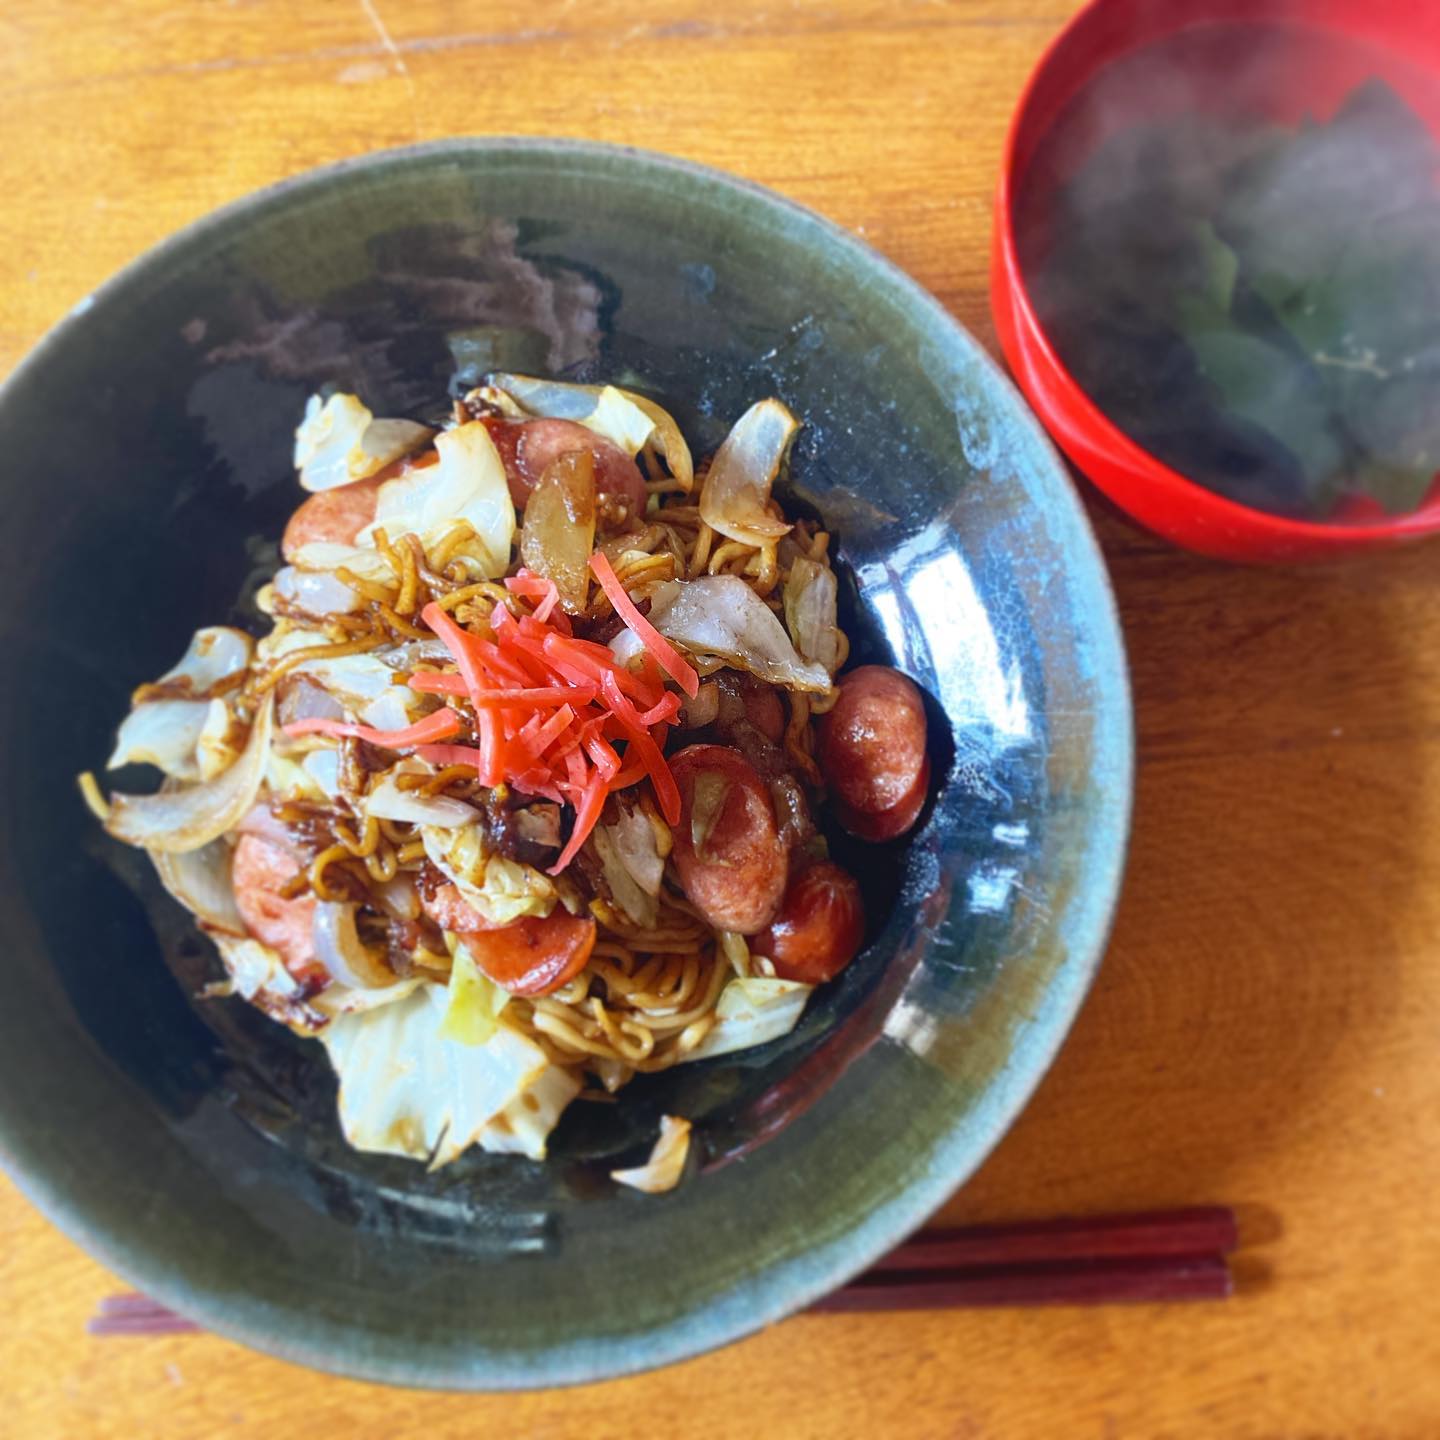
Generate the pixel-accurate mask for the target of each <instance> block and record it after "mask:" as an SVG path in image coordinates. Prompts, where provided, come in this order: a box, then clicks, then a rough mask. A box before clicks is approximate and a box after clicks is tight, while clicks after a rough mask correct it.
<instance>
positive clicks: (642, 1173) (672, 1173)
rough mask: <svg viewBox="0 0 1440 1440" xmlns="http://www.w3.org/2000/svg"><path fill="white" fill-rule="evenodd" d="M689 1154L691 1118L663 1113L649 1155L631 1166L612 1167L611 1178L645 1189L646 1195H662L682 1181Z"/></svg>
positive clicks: (617, 1181) (620, 1182)
mask: <svg viewBox="0 0 1440 1440" xmlns="http://www.w3.org/2000/svg"><path fill="white" fill-rule="evenodd" d="M689 1154H690V1122H689V1121H688V1120H685V1119H683V1118H681V1117H680V1116H679V1115H662V1116H661V1117H660V1138H659V1139H658V1140H656V1142H655V1147H654V1149H652V1150H651V1152H650V1158H649V1159H648V1160H647V1161H646V1162H645V1163H644V1164H643V1165H638V1166H636V1167H635V1168H634V1169H632V1170H612V1171H611V1172H610V1178H611V1179H612V1180H614V1181H615V1182H616V1183H617V1184H620V1185H629V1186H630V1187H631V1188H632V1189H635V1190H643V1191H644V1192H645V1193H646V1194H647V1195H662V1194H664V1192H665V1191H667V1190H673V1189H674V1188H675V1187H676V1186H677V1185H678V1184H679V1183H680V1177H681V1175H683V1174H684V1173H685V1161H686V1159H687V1157H688V1156H689Z"/></svg>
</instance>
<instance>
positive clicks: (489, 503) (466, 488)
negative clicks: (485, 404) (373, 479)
mask: <svg viewBox="0 0 1440 1440" xmlns="http://www.w3.org/2000/svg"><path fill="white" fill-rule="evenodd" d="M435 449H436V451H437V452H438V453H439V456H440V463H439V464H438V465H430V466H427V467H426V468H425V469H423V470H416V471H414V472H413V473H412V474H409V475H402V476H400V477H399V478H397V479H395V480H388V481H386V483H385V484H384V485H382V486H381V487H380V494H379V497H378V500H377V503H376V506H375V521H374V523H373V524H372V525H368V526H366V528H365V529H364V530H362V531H361V532H360V536H359V538H360V541H361V543H362V544H366V543H369V542H371V541H372V540H373V538H374V534H375V531H376V530H377V529H383V530H384V531H385V533H386V534H387V535H390V536H399V535H404V534H413V535H418V536H419V537H420V542H421V544H423V545H425V546H427V547H428V546H430V545H433V544H434V543H435V542H436V541H437V540H439V539H440V538H441V536H443V535H444V534H445V533H446V531H448V530H450V529H451V528H452V527H453V526H454V524H455V522H456V521H457V520H465V521H468V522H469V524H470V526H471V528H472V529H473V530H474V532H475V536H476V541H477V542H478V547H479V550H480V557H479V558H478V559H477V560H476V562H475V564H476V567H477V568H478V571H479V575H480V578H481V579H485V580H494V579H497V578H498V577H499V576H501V575H503V574H504V573H505V571H506V570H507V569H508V568H509V565H510V545H511V542H512V541H513V540H514V538H515V506H514V504H513V503H512V501H511V499H510V486H509V484H508V483H507V481H506V479H505V464H504V462H503V461H502V460H501V459H500V452H499V451H498V450H496V448H495V442H494V441H493V440H491V438H490V432H489V431H488V430H487V429H486V428H485V427H484V426H483V425H481V424H480V423H478V422H477V421H471V422H469V423H467V424H464V425H457V426H456V427H455V429H453V430H446V431H444V432H443V433H441V434H440V435H438V436H436V438H435ZM466 553H467V554H469V553H471V550H470V547H467V550H466Z"/></svg>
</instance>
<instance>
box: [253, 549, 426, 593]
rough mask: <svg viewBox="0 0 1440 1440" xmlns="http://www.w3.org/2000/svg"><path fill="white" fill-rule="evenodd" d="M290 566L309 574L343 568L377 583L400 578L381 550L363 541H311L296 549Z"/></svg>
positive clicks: (385, 583) (390, 583)
mask: <svg viewBox="0 0 1440 1440" xmlns="http://www.w3.org/2000/svg"><path fill="white" fill-rule="evenodd" d="M291 568H293V569H295V570H297V571H303V572H304V573H305V574H307V575H325V574H329V575H332V576H333V572H334V571H336V570H339V569H342V568H343V569H346V570H348V571H349V572H350V573H351V574H352V575H356V576H359V578H360V579H361V580H371V581H373V582H374V583H375V584H376V585H394V584H395V583H396V582H397V581H398V580H399V578H400V577H399V576H398V575H396V573H395V567H394V565H392V564H391V563H390V560H389V558H388V557H387V556H385V555H383V554H381V552H380V551H379V550H376V549H374V548H373V547H366V546H363V545H342V544H340V543H339V542H338V541H335V540H311V541H308V542H307V543H306V544H304V545H302V546H301V547H300V548H299V549H298V550H297V551H296V552H295V555H294V564H293V566H292V567H291ZM277 579H278V577H277ZM347 588H348V587H347Z"/></svg>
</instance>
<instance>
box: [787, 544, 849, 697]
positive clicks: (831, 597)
mask: <svg viewBox="0 0 1440 1440" xmlns="http://www.w3.org/2000/svg"><path fill="white" fill-rule="evenodd" d="M837 591H838V587H837V585H836V582H835V572H834V571H833V570H831V568H830V567H829V566H828V565H819V564H817V563H816V562H815V561H814V560H810V559H807V558H805V557H803V556H802V557H798V558H796V559H795V560H793V561H791V564H790V575H789V577H788V578H787V579H786V581H785V624H786V626H787V627H788V629H789V631H790V637H791V639H793V640H794V641H795V648H796V649H797V650H798V651H799V652H800V654H801V655H803V656H804V657H805V659H807V660H813V661H815V663H816V664H817V665H823V666H824V667H825V670H826V673H827V674H830V675H834V673H835V672H836V670H838V669H839V668H840V631H839V628H838V626H837V624H836V613H835V607H836V595H837Z"/></svg>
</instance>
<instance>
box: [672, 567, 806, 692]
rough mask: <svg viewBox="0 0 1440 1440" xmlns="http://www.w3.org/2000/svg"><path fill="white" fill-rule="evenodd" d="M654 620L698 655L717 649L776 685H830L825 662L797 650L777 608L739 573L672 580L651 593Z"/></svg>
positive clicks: (721, 655)
mask: <svg viewBox="0 0 1440 1440" xmlns="http://www.w3.org/2000/svg"><path fill="white" fill-rule="evenodd" d="M648 619H649V621H650V623H651V624H652V625H653V626H654V627H655V628H656V629H657V630H658V631H659V632H660V633H661V634H662V635H663V636H665V638H666V639H667V640H673V641H675V642H676V643H677V644H679V645H683V646H684V647H685V648H686V649H687V650H690V651H691V652H693V653H695V654H697V655H715V656H718V657H719V658H721V659H722V660H727V661H729V663H730V664H732V665H735V666H738V667H739V668H740V669H742V670H748V671H749V672H750V673H751V674H752V675H757V676H759V678H760V679H762V680H765V681H768V682H769V683H770V684H771V685H784V686H786V687H787V688H789V689H792V690H814V691H826V690H829V689H830V676H829V674H828V673H827V671H826V669H825V667H824V666H823V665H818V664H816V663H815V662H814V661H805V660H802V659H801V658H800V656H799V655H798V654H797V653H796V651H795V646H794V645H793V644H792V643H791V641H790V637H789V636H788V635H787V634H786V633H785V627H784V626H783V625H782V624H781V623H780V621H779V620H778V619H777V618H776V616H775V612H774V611H773V610H771V609H770V607H769V606H768V605H767V604H766V603H765V602H764V601H763V600H762V599H761V598H760V597H759V596H758V595H757V594H756V593H755V592H754V591H753V590H752V589H751V588H750V587H749V586H748V585H747V584H746V583H745V582H744V581H743V580H742V579H741V578H740V577H739V576H738V575H702V576H701V577H700V578H699V579H698V580H667V581H666V582H665V583H664V584H663V585H660V586H657V587H656V589H655V592H654V594H653V595H652V596H651V597H650V614H649V616H648Z"/></svg>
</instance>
